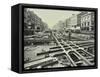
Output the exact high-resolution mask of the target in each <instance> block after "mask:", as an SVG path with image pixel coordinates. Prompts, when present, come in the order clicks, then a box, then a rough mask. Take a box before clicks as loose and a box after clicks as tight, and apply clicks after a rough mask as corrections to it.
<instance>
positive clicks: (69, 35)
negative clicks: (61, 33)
mask: <svg viewBox="0 0 100 77" xmlns="http://www.w3.org/2000/svg"><path fill="white" fill-rule="evenodd" d="M68 33H69V34H68V37H69V41H70V40H71V34H72V32H71V30H69V32H68Z"/></svg>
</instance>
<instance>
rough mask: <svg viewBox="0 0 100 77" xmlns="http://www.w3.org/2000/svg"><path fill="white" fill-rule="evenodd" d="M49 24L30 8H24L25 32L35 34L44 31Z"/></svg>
mask: <svg viewBox="0 0 100 77" xmlns="http://www.w3.org/2000/svg"><path fill="white" fill-rule="evenodd" d="M44 26H47V24H45V23H44V22H43V21H42V19H41V18H40V17H39V16H37V15H36V14H35V13H34V12H33V11H31V10H29V9H25V10H24V34H25V35H33V34H35V32H42V31H43V30H44V28H45V27H44Z"/></svg>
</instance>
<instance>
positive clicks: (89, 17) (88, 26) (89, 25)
mask: <svg viewBox="0 0 100 77" xmlns="http://www.w3.org/2000/svg"><path fill="white" fill-rule="evenodd" d="M81 30H82V31H94V13H93V12H83V13H81Z"/></svg>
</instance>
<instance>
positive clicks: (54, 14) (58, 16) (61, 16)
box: [29, 8, 80, 29]
mask: <svg viewBox="0 0 100 77" xmlns="http://www.w3.org/2000/svg"><path fill="white" fill-rule="evenodd" d="M29 10H31V11H33V12H34V13H35V14H36V15H37V16H39V17H40V18H41V19H42V21H43V22H45V23H47V24H48V27H49V28H51V29H52V27H53V26H54V25H55V24H56V23H58V22H59V21H64V20H65V19H67V18H69V17H71V16H72V14H78V13H80V12H79V11H69V10H52V9H34V8H29Z"/></svg>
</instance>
